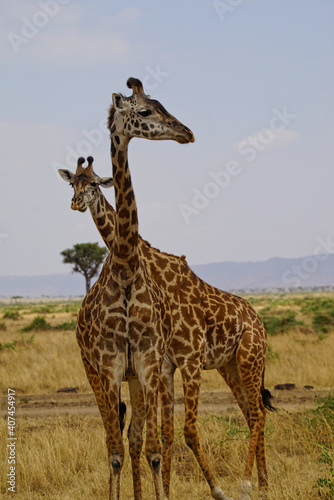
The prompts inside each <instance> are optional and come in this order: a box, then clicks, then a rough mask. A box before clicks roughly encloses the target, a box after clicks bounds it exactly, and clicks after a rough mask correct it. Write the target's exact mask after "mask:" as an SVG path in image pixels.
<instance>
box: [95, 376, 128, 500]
mask: <svg viewBox="0 0 334 500" xmlns="http://www.w3.org/2000/svg"><path fill="white" fill-rule="evenodd" d="M115 373H117V370H116V369H115V370H113V369H112V368H111V367H110V368H109V367H108V368H107V369H106V368H102V369H101V371H100V383H101V389H102V391H103V393H104V399H105V403H106V417H107V418H106V422H105V424H106V444H107V449H108V459H109V468H110V483H109V500H119V496H120V478H121V470H122V467H123V462H124V445H123V441H122V433H121V426H120V420H119V405H120V401H119V394H120V385H121V381H120V380H117V379H115Z"/></svg>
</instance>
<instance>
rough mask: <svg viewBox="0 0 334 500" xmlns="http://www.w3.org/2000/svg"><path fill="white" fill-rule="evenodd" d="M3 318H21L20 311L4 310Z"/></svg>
mask: <svg viewBox="0 0 334 500" xmlns="http://www.w3.org/2000/svg"><path fill="white" fill-rule="evenodd" d="M3 318H4V319H12V320H14V321H16V320H18V319H19V318H20V313H19V312H18V311H10V310H7V311H5V312H4V314H3Z"/></svg>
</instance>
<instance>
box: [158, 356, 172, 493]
mask: <svg viewBox="0 0 334 500" xmlns="http://www.w3.org/2000/svg"><path fill="white" fill-rule="evenodd" d="M174 372H175V366H174V365H173V363H172V362H171V361H169V360H168V359H165V360H164V362H163V364H162V370H161V377H160V387H159V392H160V398H161V435H162V444H163V449H162V481H163V488H164V495H165V500H168V498H169V489H170V475H171V461H172V445H173V441H174Z"/></svg>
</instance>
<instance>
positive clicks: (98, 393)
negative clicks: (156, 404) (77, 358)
mask: <svg viewBox="0 0 334 500" xmlns="http://www.w3.org/2000/svg"><path fill="white" fill-rule="evenodd" d="M82 362H83V365H84V367H85V370H86V375H87V378H88V381H89V383H90V385H91V387H92V389H93V391H94V395H95V399H96V402H97V406H98V408H99V411H100V415H101V418H102V421H103V425H104V428H105V429H106V430H107V420H108V416H107V409H106V401H105V398H104V394H103V391H102V390H101V385H100V379H99V375H98V373H97V371H96V370H95V368H93V367H92V365H91V364H90V363H89V362H88V361H87V359H86V358H85V357H84V356H82ZM119 399H120V406H119V424H120V427H121V433H122V432H123V429H124V426H125V416H126V405H125V403H123V402H121V394H120V395H119Z"/></svg>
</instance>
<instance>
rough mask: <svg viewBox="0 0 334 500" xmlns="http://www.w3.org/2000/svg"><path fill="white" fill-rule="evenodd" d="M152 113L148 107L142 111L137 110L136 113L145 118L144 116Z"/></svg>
mask: <svg viewBox="0 0 334 500" xmlns="http://www.w3.org/2000/svg"><path fill="white" fill-rule="evenodd" d="M151 114H152V111H150V110H149V109H144V110H143V111H138V115H140V116H142V117H143V118H146V116H150V115H151Z"/></svg>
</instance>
